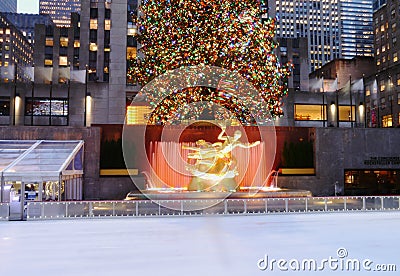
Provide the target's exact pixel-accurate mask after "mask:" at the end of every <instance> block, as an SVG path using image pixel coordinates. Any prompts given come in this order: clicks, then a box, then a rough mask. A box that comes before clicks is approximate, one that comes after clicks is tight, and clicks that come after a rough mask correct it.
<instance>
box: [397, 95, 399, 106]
mask: <svg viewBox="0 0 400 276" xmlns="http://www.w3.org/2000/svg"><path fill="white" fill-rule="evenodd" d="M397 104H398V105H400V93H397Z"/></svg>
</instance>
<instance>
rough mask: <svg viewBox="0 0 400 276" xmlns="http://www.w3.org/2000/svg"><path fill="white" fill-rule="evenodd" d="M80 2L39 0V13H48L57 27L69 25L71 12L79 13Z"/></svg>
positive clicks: (71, 0) (74, 0) (78, 0)
mask: <svg viewBox="0 0 400 276" xmlns="http://www.w3.org/2000/svg"><path fill="white" fill-rule="evenodd" d="M80 2H81V1H80V0H40V1H39V13H40V14H48V15H50V17H51V18H52V19H53V22H54V23H55V24H56V25H57V26H59V27H69V25H70V24H71V13H72V12H78V13H79V12H80V10H81V3H80ZM96 2H97V1H96Z"/></svg>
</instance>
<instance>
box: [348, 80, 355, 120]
mask: <svg viewBox="0 0 400 276" xmlns="http://www.w3.org/2000/svg"><path fill="white" fill-rule="evenodd" d="M349 93H350V122H351V128H353V127H354V125H353V96H352V95H351V75H350V91H349Z"/></svg>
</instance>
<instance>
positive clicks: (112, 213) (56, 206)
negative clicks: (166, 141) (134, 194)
mask: <svg viewBox="0 0 400 276" xmlns="http://www.w3.org/2000/svg"><path fill="white" fill-rule="evenodd" d="M393 210H398V211H399V210H400V197H399V196H382V197H379V196H377V197H310V198H263V199H225V200H216V199H202V200H160V201H150V200H138V201H76V202H74V201H66V202H29V203H28V206H27V219H28V220H35V219H62V218H94V217H143V216H201V215H237V214H266V213H310V212H351V211H393ZM0 212H1V205H0ZM0 216H1V213H0Z"/></svg>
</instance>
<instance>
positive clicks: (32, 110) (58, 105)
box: [25, 98, 68, 116]
mask: <svg viewBox="0 0 400 276" xmlns="http://www.w3.org/2000/svg"><path fill="white" fill-rule="evenodd" d="M50 102H51V104H50ZM50 113H51V116H67V115H68V100H67V99H52V100H51V101H50V99H48V98H33V101H32V98H26V104H25V115H27V116H30V115H33V116H49V115H50Z"/></svg>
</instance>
